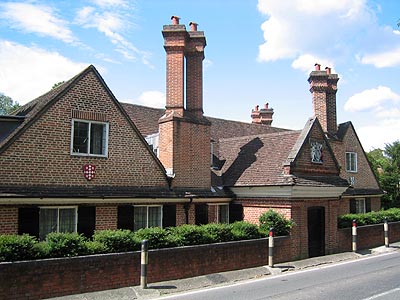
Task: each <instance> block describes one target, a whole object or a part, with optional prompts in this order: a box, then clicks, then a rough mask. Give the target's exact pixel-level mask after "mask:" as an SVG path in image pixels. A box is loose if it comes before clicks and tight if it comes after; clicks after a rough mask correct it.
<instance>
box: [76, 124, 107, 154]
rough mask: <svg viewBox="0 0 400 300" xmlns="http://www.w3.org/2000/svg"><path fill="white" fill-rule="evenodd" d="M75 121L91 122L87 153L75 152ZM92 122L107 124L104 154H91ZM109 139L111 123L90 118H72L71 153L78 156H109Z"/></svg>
mask: <svg viewBox="0 0 400 300" xmlns="http://www.w3.org/2000/svg"><path fill="white" fill-rule="evenodd" d="M75 122H81V123H87V124H89V130H88V145H87V153H84V152H75V151H74V127H75ZM92 124H101V125H105V132H104V135H105V137H103V138H104V143H105V145H104V154H91V153H90V143H91V139H90V131H91V128H92ZM108 139H109V123H107V122H99V121H88V120H83V119H72V120H71V148H70V151H71V155H76V156H94V157H108Z"/></svg>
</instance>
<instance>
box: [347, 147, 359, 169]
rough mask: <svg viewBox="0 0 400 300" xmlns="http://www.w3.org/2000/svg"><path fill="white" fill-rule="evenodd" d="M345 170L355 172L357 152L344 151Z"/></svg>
mask: <svg viewBox="0 0 400 300" xmlns="http://www.w3.org/2000/svg"><path fill="white" fill-rule="evenodd" d="M346 171H347V172H353V173H355V172H357V153H355V152H346Z"/></svg>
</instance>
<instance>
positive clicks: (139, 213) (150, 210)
mask: <svg viewBox="0 0 400 300" xmlns="http://www.w3.org/2000/svg"><path fill="white" fill-rule="evenodd" d="M133 219H134V231H136V230H139V229H141V228H149V227H162V205H148V206H142V205H140V206H136V205H135V209H134V217H133Z"/></svg>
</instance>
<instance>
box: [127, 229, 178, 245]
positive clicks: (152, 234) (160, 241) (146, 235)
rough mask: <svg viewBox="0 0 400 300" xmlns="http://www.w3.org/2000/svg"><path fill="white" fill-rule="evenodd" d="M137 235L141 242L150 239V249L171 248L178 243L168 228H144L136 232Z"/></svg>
mask: <svg viewBox="0 0 400 300" xmlns="http://www.w3.org/2000/svg"><path fill="white" fill-rule="evenodd" d="M135 237H136V239H138V240H139V241H140V243H141V241H143V240H148V245H149V249H159V248H169V247H174V246H176V245H177V241H175V240H174V239H173V238H172V237H171V236H170V234H169V231H168V230H167V229H163V228H160V227H151V228H142V229H139V230H138V231H136V232H135Z"/></svg>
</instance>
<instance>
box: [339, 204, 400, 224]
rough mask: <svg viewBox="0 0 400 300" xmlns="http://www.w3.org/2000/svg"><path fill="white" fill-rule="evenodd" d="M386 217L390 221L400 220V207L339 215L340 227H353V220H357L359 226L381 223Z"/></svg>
mask: <svg viewBox="0 0 400 300" xmlns="http://www.w3.org/2000/svg"><path fill="white" fill-rule="evenodd" d="M385 218H387V220H388V222H395V221H400V208H391V209H388V210H381V211H377V212H374V211H373V212H368V213H364V214H346V215H342V216H339V217H338V227H339V228H348V227H351V226H352V223H353V220H356V222H357V226H363V225H373V224H379V223H383V222H384V221H385Z"/></svg>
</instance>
